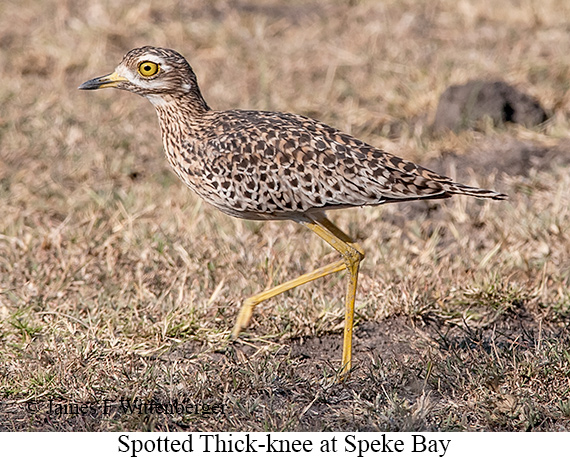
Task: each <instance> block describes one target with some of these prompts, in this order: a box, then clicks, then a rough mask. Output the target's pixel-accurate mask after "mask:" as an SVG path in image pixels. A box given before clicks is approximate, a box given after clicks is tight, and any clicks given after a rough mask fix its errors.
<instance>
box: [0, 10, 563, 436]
mask: <svg viewBox="0 0 570 457" xmlns="http://www.w3.org/2000/svg"><path fill="white" fill-rule="evenodd" d="M569 14H570V10H569V5H568V4H567V2H565V1H563V0H545V1H541V2H534V1H529V2H522V3H521V2H514V1H513V2H510V1H509V2H502V3H500V4H498V3H497V2H492V1H487V0H484V1H477V2H476V1H465V2H460V3H457V2H455V1H452V0H440V1H438V2H429V3H425V2H419V1H415V0H407V1H405V0H399V1H396V0H393V1H387V2H382V3H380V2H373V1H354V2H336V1H329V2H324V1H314V2H287V3H284V2H277V1H270V0H268V1H266V2H239V3H237V4H233V3H226V2H209V1H196V2H191V3H188V2H187V3H185V2H174V1H168V0H167V1H164V2H161V3H160V5H158V4H155V3H152V2H140V1H137V2H118V3H117V2H115V3H108V2H97V1H95V2H93V1H91V2H84V1H78V2H73V3H69V2H63V1H57V0H52V1H50V2H43V1H32V0H30V1H27V2H24V3H22V2H13V1H7V2H3V3H2V5H1V6H0V38H1V42H2V43H3V46H2V47H1V48H0V56H1V57H2V61H3V62H4V63H5V64H3V65H2V66H0V78H1V79H2V81H3V82H4V84H2V86H1V87H0V101H1V104H2V107H3V109H2V113H1V114H0V208H2V218H1V219H0V399H1V403H0V418H1V421H0V423H1V424H2V426H0V427H1V428H2V429H3V430H46V431H47V430H93V431H95V430H101V431H105V430H123V429H130V430H225V431H232V430H371V431H373V430H423V431H428V430H494V431H500V430H517V431H518V430H544V431H546V430H548V431H558V430H560V431H562V430H565V431H568V430H569V429H570V404H569V402H568V400H567V399H568V397H569V393H570V384H569V381H568V380H569V379H570V336H569V335H570V333H569V332H568V322H569V318H570V287H569V286H570V284H569V279H568V278H569V277H570V261H569V257H568V252H569V251H570V237H569V235H568V234H569V233H570V210H569V208H570V193H569V189H570V178H569V176H570V175H569V173H568V162H569V161H568V154H567V149H568V140H567V138H568V136H569V134H570V121H569V119H570V118H569V112H570V95H569V94H570V92H569V91H568V88H569V83H568V81H569V80H568V71H569V69H570V60H569V58H568V56H569V55H570V49H569V45H568V40H567V39H566V37H567V30H566V28H567V24H566V18H567V17H568V15H569ZM143 44H155V45H162V46H168V47H172V48H174V49H177V50H179V51H180V52H182V53H183V54H184V55H186V56H187V57H188V58H189V60H190V62H191V63H192V65H193V67H194V69H195V70H196V72H197V74H198V78H199V81H200V83H201V86H202V89H203V92H204V94H205V97H206V99H207V100H208V102H209V103H210V105H211V106H213V107H216V108H219V109H224V108H232V107H243V108H255V109H272V110H281V111H291V112H297V113H301V114H306V115H310V116H313V117H316V118H318V119H321V120H323V121H325V122H327V123H329V124H332V125H334V126H336V127H339V128H341V129H343V130H345V131H347V132H350V133H352V134H353V135H355V136H357V137H359V138H362V139H365V140H366V141H368V142H370V143H372V144H375V145H377V146H380V147H383V148H385V149H387V150H389V151H391V152H394V153H397V154H398V155H400V156H404V157H406V158H409V159H412V160H415V161H419V162H421V163H422V164H426V165H428V166H430V167H432V168H435V169H436V170H437V171H440V172H443V173H446V174H449V175H453V176H456V177H457V178H458V179H460V180H461V181H463V182H465V183H468V184H469V183H471V184H478V185H481V186H485V187H494V188H497V189H498V190H500V191H502V192H505V193H507V194H509V196H510V200H509V201H508V202H483V201H478V200H475V199H467V198H455V199H453V200H449V201H446V202H430V203H413V204H401V205H392V206H384V207H379V208H366V209H358V210H348V211H340V212H335V213H331V216H332V217H333V219H334V220H335V222H337V223H338V224H339V225H340V226H342V227H344V228H345V229H347V230H348V231H349V232H350V233H352V234H353V235H354V236H355V237H356V238H357V239H358V240H359V242H360V243H361V244H362V246H363V247H364V248H365V250H366V252H367V257H366V259H365V261H364V264H363V267H362V272H361V279H360V284H359V291H358V298H357V299H358V302H357V327H356V333H355V355H354V356H355V360H356V369H355V372H354V373H353V375H352V377H351V378H350V380H349V381H348V382H347V383H345V384H340V385H336V384H334V383H331V382H330V380H328V378H327V376H330V375H334V373H335V370H336V369H337V368H338V364H339V360H340V352H341V349H340V345H341V328H342V323H343V322H342V321H343V310H342V297H343V295H344V287H345V276H344V275H338V276H335V277H331V278H328V279H326V280H321V281H317V282H315V283H312V284H310V285H307V286H304V287H302V288H299V289H298V290H294V291H291V292H290V293H287V294H284V295H282V296H280V297H278V298H276V299H273V300H271V301H270V302H268V303H264V304H262V305H261V306H260V307H259V308H258V309H257V310H256V312H255V315H254V323H253V325H252V326H251V327H250V328H249V329H248V331H247V333H246V335H244V337H243V339H242V341H241V343H238V344H236V345H233V346H229V347H227V348H226V349H225V350H224V347H225V344H226V338H227V336H228V334H229V331H230V329H231V326H232V324H233V321H234V319H235V316H236V314H237V310H238V308H239V304H240V303H241V300H243V298H244V297H247V296H248V295H250V294H252V293H254V292H256V291H258V290H261V289H263V288H265V287H267V286H269V285H272V284H277V283H278V282H280V281H283V280H286V279H289V278H292V277H294V276H296V275H298V274H301V273H303V272H306V271H309V270H310V269H311V268H313V267H317V266H319V265H322V264H324V263H325V262H326V261H331V260H332V259H336V254H335V253H333V252H331V250H330V249H329V248H328V247H327V246H325V245H323V243H322V242H321V241H320V240H319V239H317V238H316V237H314V236H312V235H311V234H309V233H308V232H307V231H306V230H304V229H303V228H302V227H299V226H296V225H295V224H293V223H289V222H269V223H265V224H261V223H257V222H250V221H240V220H236V219H232V218H229V217H227V216H224V215H222V214H220V213H218V212H217V211H216V210H214V209H212V208H210V207H208V206H207V205H206V204H204V203H202V202H201V201H200V200H199V199H198V198H197V197H196V196H194V195H193V194H192V193H191V192H189V191H187V190H186V189H185V188H184V187H183V186H182V184H180V183H179V182H178V181H177V179H176V177H175V176H174V175H173V174H172V173H171V172H170V170H169V169H168V166H167V163H166V161H165V160H164V157H163V153H162V146H161V142H160V137H159V129H158V123H157V121H156V118H155V114H154V112H153V109H152V107H151V106H150V105H149V104H148V103H147V102H146V101H145V100H142V99H139V98H137V97H135V96H132V95H128V94H124V93H118V92H116V91H110V90H109V91H101V92H97V93H81V92H78V91H76V87H77V86H78V85H79V84H80V83H81V82H83V81H84V80H86V79H88V78H90V77H93V76H97V75H102V74H105V73H108V72H110V71H111V70H112V69H113V68H114V66H115V65H116V64H117V63H118V62H119V60H120V58H121V56H122V55H123V54H124V53H125V52H126V51H127V50H129V49H131V48H133V47H135V46H138V45H143ZM497 77H501V78H503V79H505V80H506V81H507V82H509V83H511V84H514V85H515V86H517V87H518V88H520V89H522V90H525V91H526V92H528V93H530V94H531V95H533V96H535V97H537V98H538V99H539V100H540V101H541V103H542V104H543V106H545V107H546V108H547V109H548V111H549V114H550V120H549V121H548V122H547V123H546V124H545V125H543V126H540V127H538V128H535V129H525V128H522V127H518V126H514V125H506V126H500V127H494V126H492V125H487V124H483V125H481V128H480V129H478V130H476V131H470V132H463V133H460V134H451V133H450V134H447V135H443V136H440V137H434V136H432V135H431V134H430V132H429V124H430V122H431V119H432V117H433V114H434V113H435V108H436V105H437V100H438V97H439V94H441V92H443V90H444V89H445V88H446V87H447V86H449V85H450V84H457V83H462V82H465V81H467V80H468V79H470V78H497ZM125 399H130V400H131V401H135V402H136V401H139V402H151V401H155V402H159V403H160V404H165V405H166V404H173V403H176V402H178V403H179V404H185V405H193V406H194V407H195V408H194V409H192V408H191V409H189V410H188V411H186V412H184V413H180V414H178V413H175V414H166V413H156V412H155V413H148V412H146V413H145V412H141V413H139V412H136V411H135V412H126V411H124V410H123V409H121V404H122V403H121V401H122V400H123V401H124V400H125ZM105 400H106V401H108V402H109V404H110V405H111V406H112V407H111V408H110V409H109V410H108V411H105V412H103V409H102V406H101V405H102V404H103V402H104V401H105ZM74 405H75V406H77V405H92V406H93V409H92V410H89V411H88V412H87V413H74V412H73V411H74V410H73V406H74ZM220 405H221V406H220ZM216 406H220V407H219V408H214V410H213V411H211V410H208V407H216ZM204 408H205V409H204ZM70 411H71V412H70ZM208 411H211V412H208Z"/></svg>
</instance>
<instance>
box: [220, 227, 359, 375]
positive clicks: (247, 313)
mask: <svg viewBox="0 0 570 457" xmlns="http://www.w3.org/2000/svg"><path fill="white" fill-rule="evenodd" d="M303 225H305V226H306V227H308V228H310V229H311V230H312V231H313V232H315V233H316V234H317V235H318V236H320V237H321V238H322V239H323V240H325V241H326V242H327V243H329V244H330V245H331V246H332V247H333V248H334V249H335V250H336V251H338V252H339V253H340V254H341V255H342V256H343V258H344V259H343V260H339V261H337V262H333V263H331V264H329V265H326V266H324V267H321V268H317V269H316V270H314V271H313V272H311V273H306V274H304V275H302V276H299V277H298V278H295V279H293V280H291V281H287V282H285V283H283V284H280V285H278V286H276V287H273V288H271V289H268V290H265V291H263V292H261V293H259V294H256V295H254V296H252V297H249V298H248V299H246V300H245V301H244V303H243V305H242V307H241V309H240V312H239V315H238V318H237V320H236V323H235V326H234V328H233V330H232V335H231V337H232V338H237V336H238V335H239V333H240V332H241V330H242V329H243V328H245V327H246V326H247V324H248V323H249V320H250V319H251V315H252V312H253V308H255V306H257V305H258V304H259V303H261V302H262V301H264V300H267V299H269V298H272V297H275V296H276V295H279V294H281V293H283V292H286V291H287V290H290V289H293V288H295V287H297V286H300V285H302V284H306V283H307V282H310V281H314V280H315V279H319V278H322V277H323V276H327V275H330V274H332V273H335V272H337V271H341V270H342V269H344V268H346V269H347V270H348V272H349V275H350V278H349V283H348V288H347V293H346V302H345V321H344V342H343V352H342V371H341V376H343V377H344V376H345V375H346V374H347V373H348V372H349V371H350V368H351V366H352V327H353V325H354V299H355V295H356V286H357V281H358V268H359V265H360V261H361V260H362V259H363V258H364V251H363V250H362V248H361V247H360V246H359V245H358V244H357V243H355V242H354V241H353V240H352V239H351V238H350V237H349V236H348V235H347V234H346V233H344V232H343V231H342V230H341V229H339V228H338V227H337V226H336V225H334V224H333V223H332V222H331V221H330V220H328V219H327V218H326V217H325V216H321V217H319V218H315V219H313V220H312V221H310V222H303Z"/></svg>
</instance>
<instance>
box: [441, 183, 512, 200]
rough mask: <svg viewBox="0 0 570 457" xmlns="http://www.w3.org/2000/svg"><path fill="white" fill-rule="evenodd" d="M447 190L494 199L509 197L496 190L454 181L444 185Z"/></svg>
mask: <svg viewBox="0 0 570 457" xmlns="http://www.w3.org/2000/svg"><path fill="white" fill-rule="evenodd" d="M444 188H445V190H446V191H447V192H448V193H450V194H460V195H470V196H472V197H479V198H492V199H493V200H506V199H508V198H509V197H508V196H507V195H506V194H501V193H499V192H495V191H494V190H488V189H479V188H478V187H471V186H466V185H465V184H459V183H457V182H452V183H449V184H445V185H444Z"/></svg>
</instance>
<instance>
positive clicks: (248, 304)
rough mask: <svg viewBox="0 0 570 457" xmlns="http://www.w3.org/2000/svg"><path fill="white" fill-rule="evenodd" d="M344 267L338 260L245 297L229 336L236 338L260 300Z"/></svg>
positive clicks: (247, 322) (342, 262)
mask: <svg viewBox="0 0 570 457" xmlns="http://www.w3.org/2000/svg"><path fill="white" fill-rule="evenodd" d="M344 268H345V264H344V261H342V260H339V261H338V262H334V263H331V264H329V265H326V266H324V267H321V268H317V269H316V270H315V271H312V272H311V273H306V274H304V275H302V276H299V277H298V278H295V279H292V280H291V281H287V282H284V283H283V284H279V285H278V286H275V287H272V288H271V289H267V290H264V291H263V292H261V293H259V294H256V295H253V296H251V297H249V298H246V299H245V301H244V302H243V305H241V309H240V310H239V314H238V317H237V319H236V323H235V325H234V328H233V330H232V335H231V338H233V339H235V338H237V337H238V335H239V334H240V332H241V331H242V330H243V329H244V328H245V327H247V325H248V324H249V320H250V319H251V314H252V313H253V308H255V307H256V306H257V305H259V304H260V303H261V302H262V301H265V300H268V299H270V298H272V297H275V296H276V295H279V294H282V293H283V292H287V291H288V290H291V289H294V288H295V287H297V286H301V285H303V284H306V283H308V282H310V281H314V280H315V279H319V278H322V277H323V276H327V275H330V274H332V273H335V272H337V271H341V270H344Z"/></svg>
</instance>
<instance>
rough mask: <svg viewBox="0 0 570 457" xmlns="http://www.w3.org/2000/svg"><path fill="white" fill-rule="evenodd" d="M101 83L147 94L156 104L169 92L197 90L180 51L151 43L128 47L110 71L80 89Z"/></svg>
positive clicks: (176, 95)
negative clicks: (133, 47)
mask: <svg viewBox="0 0 570 457" xmlns="http://www.w3.org/2000/svg"><path fill="white" fill-rule="evenodd" d="M104 87H115V88H117V89H123V90H128V91H130V92H134V93H136V94H139V95H142V96H144V97H146V98H148V99H149V100H150V101H151V103H152V104H153V105H155V106H160V105H161V104H164V103H166V101H167V99H168V96H174V97H183V96H184V95H186V94H189V93H192V92H194V93H196V94H199V93H200V92H199V89H198V83H197V81H196V75H195V74H194V72H193V71H192V67H190V65H189V64H188V62H187V61H186V59H185V58H184V57H183V56H182V55H180V54H179V53H178V52H176V51H173V50H171V49H165V48H155V47H152V46H145V47H142V48H136V49H133V50H131V51H129V52H128V53H127V54H125V56H124V57H123V60H122V61H121V63H120V64H119V65H118V66H117V67H116V68H115V71H114V72H113V73H110V74H108V75H105V76H99V77H98V78H93V79H90V80H89V81H86V82H84V83H83V84H81V86H79V89H81V90H94V89H102V88H104ZM200 98H201V96H200Z"/></svg>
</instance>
